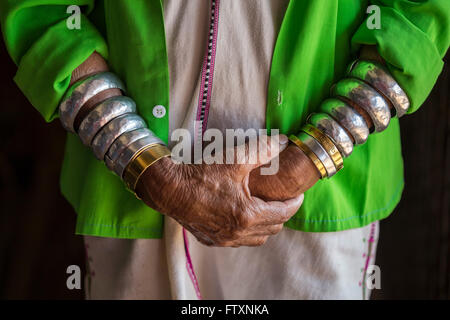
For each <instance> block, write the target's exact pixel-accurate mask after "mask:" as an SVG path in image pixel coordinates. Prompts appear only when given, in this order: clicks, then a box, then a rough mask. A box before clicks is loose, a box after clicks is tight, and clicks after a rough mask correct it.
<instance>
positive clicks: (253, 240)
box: [213, 236, 269, 248]
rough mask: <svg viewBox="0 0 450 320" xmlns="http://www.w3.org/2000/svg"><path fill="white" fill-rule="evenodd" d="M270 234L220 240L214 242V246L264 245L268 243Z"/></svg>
mask: <svg viewBox="0 0 450 320" xmlns="http://www.w3.org/2000/svg"><path fill="white" fill-rule="evenodd" d="M268 238H269V237H268V236H254V237H246V238H242V239H239V240H234V241H225V242H218V243H216V244H214V245H213V246H216V247H233V248H237V247H242V246H245V247H258V246H262V245H263V244H264V243H266V241H267V239H268Z"/></svg>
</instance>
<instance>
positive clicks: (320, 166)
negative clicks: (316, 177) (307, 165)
mask: <svg viewBox="0 0 450 320" xmlns="http://www.w3.org/2000/svg"><path fill="white" fill-rule="evenodd" d="M289 140H290V141H291V142H292V143H294V144H295V145H296V146H297V147H299V148H300V150H302V151H303V153H304V154H306V156H307V157H308V158H309V159H311V161H312V162H313V163H314V165H315V166H316V168H317V170H318V171H319V173H320V178H321V179H323V178H325V177H326V176H327V170H326V169H325V167H324V165H323V163H322V161H320V159H319V158H318V157H317V156H316V155H315V153H314V152H312V150H311V149H309V148H308V146H307V145H306V144H304V143H303V141H302V140H300V139H299V138H298V137H296V136H295V135H293V134H292V135H291V136H290V137H289Z"/></svg>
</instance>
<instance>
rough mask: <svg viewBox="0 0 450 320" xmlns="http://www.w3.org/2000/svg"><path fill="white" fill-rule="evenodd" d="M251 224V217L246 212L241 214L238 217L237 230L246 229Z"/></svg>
mask: <svg viewBox="0 0 450 320" xmlns="http://www.w3.org/2000/svg"><path fill="white" fill-rule="evenodd" d="M250 226H251V218H250V217H249V215H247V214H241V215H240V216H239V218H238V230H236V231H241V230H245V229H248V228H249V227H250Z"/></svg>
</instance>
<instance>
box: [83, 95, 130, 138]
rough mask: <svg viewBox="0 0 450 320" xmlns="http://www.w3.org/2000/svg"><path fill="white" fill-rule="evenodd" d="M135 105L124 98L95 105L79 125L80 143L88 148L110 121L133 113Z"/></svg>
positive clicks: (119, 97) (115, 98)
mask: <svg viewBox="0 0 450 320" xmlns="http://www.w3.org/2000/svg"><path fill="white" fill-rule="evenodd" d="M135 112H136V104H135V103H134V101H133V100H132V99H130V98H128V97H125V96H117V97H112V98H109V99H107V100H105V101H103V102H102V103H100V104H99V105H97V106H96V107H95V108H94V109H93V110H92V111H91V112H89V114H88V115H87V116H86V118H84V119H83V121H82V122H81V124H80V128H79V129H78V135H79V136H80V139H81V141H82V142H83V143H84V144H85V145H87V146H90V145H91V143H92V139H94V137H95V135H96V134H97V133H98V132H99V131H100V130H101V129H102V128H103V127H104V126H105V125H106V124H107V123H108V122H109V121H111V120H112V119H114V118H117V117H118V116H121V115H124V114H127V113H135Z"/></svg>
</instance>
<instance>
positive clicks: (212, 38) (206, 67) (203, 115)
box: [195, 0, 220, 141]
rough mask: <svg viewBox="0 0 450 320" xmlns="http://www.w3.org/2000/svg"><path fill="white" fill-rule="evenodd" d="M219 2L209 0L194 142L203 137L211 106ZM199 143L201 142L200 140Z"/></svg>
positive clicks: (218, 0) (217, 0)
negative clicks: (208, 26) (208, 18)
mask: <svg viewBox="0 0 450 320" xmlns="http://www.w3.org/2000/svg"><path fill="white" fill-rule="evenodd" d="M219 6H220V0H211V17H210V28H209V33H208V45H207V47H206V53H205V58H204V60H203V66H202V80H201V83H200V92H199V97H198V107H197V118H196V120H197V122H199V121H200V122H201V128H195V129H196V130H195V135H196V139H195V140H196V141H198V136H197V135H200V134H201V136H200V137H203V133H204V132H205V130H206V127H207V123H208V115H209V108H210V105H211V94H212V84H213V76H214V66H215V59H216V47H217V33H218V26H219ZM200 141H201V140H200Z"/></svg>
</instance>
